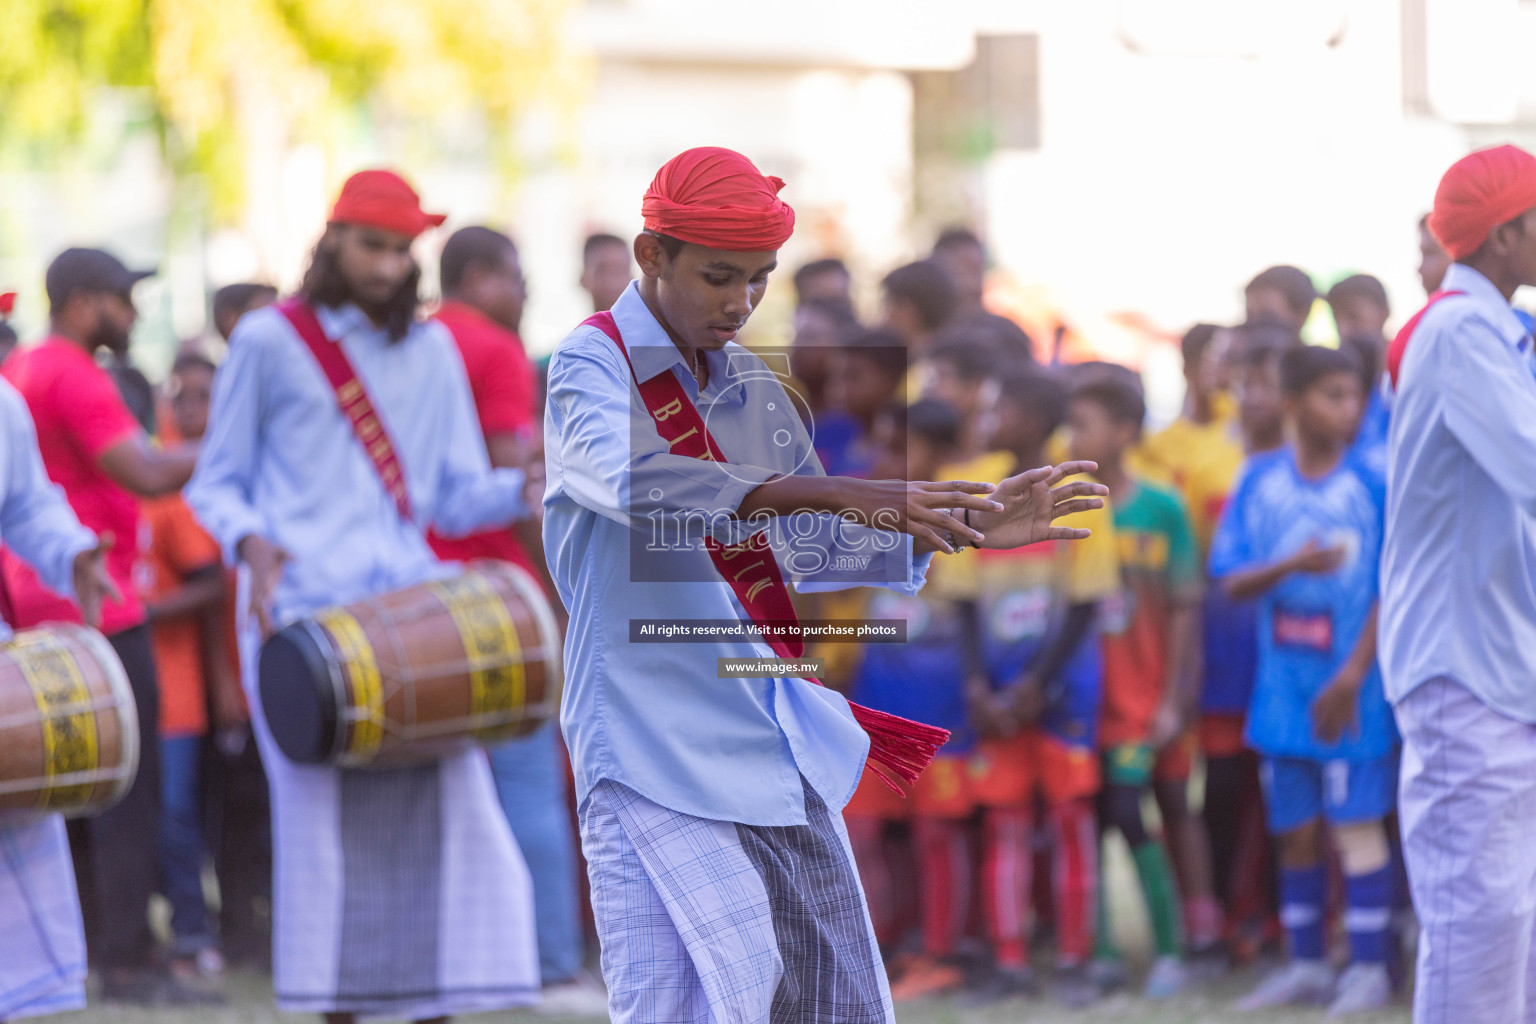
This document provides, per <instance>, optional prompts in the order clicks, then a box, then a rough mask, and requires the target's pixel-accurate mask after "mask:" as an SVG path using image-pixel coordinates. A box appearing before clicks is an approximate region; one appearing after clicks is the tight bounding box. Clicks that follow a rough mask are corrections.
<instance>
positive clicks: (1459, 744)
mask: <svg viewBox="0 0 1536 1024" xmlns="http://www.w3.org/2000/svg"><path fill="white" fill-rule="evenodd" d="M1396 710H1397V721H1398V727H1399V728H1400V729H1401V730H1402V734H1403V773H1402V784H1401V792H1400V798H1401V807H1400V813H1401V816H1402V828H1403V848H1404V851H1405V853H1406V856H1407V860H1408V877H1409V881H1410V884H1411V885H1412V889H1413V903H1414V908H1415V910H1416V911H1417V913H1418V917H1419V923H1420V927H1421V931H1420V936H1419V966H1418V978H1417V983H1416V991H1415V993H1414V1000H1413V1019H1414V1022H1415V1024H1519V1022H1525V1024H1536V959H1533V956H1532V954H1533V944H1532V936H1533V932H1536V726H1533V725H1527V724H1526V723H1524V722H1518V721H1515V720H1514V719H1512V718H1507V717H1505V716H1504V715H1501V714H1499V713H1498V712H1497V711H1494V710H1493V709H1492V708H1490V707H1488V706H1487V705H1486V704H1484V703H1483V702H1482V701H1480V700H1478V699H1477V697H1476V696H1474V695H1473V694H1472V692H1471V691H1470V690H1468V689H1467V688H1466V687H1464V686H1462V685H1461V684H1459V683H1457V682H1455V681H1453V680H1451V679H1446V678H1439V679H1432V680H1430V681H1429V682H1426V683H1424V684H1422V685H1421V686H1419V687H1418V688H1417V689H1415V690H1413V691H1412V692H1410V693H1409V694H1408V695H1407V696H1406V697H1404V698H1403V700H1402V701H1401V702H1400V703H1399V704H1398V705H1397V709H1396Z"/></svg>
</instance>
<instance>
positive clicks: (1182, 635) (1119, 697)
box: [1068, 377, 1220, 999]
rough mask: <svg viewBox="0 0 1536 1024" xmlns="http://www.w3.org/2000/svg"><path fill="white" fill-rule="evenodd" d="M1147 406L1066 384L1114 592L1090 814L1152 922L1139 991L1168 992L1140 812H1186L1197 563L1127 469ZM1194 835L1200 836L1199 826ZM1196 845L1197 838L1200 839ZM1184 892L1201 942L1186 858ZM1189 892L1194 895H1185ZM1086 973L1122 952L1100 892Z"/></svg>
mask: <svg viewBox="0 0 1536 1024" xmlns="http://www.w3.org/2000/svg"><path fill="white" fill-rule="evenodd" d="M1145 416H1146V404H1145V402H1144V401H1143V399H1142V396H1141V391H1140V389H1139V388H1137V387H1136V386H1135V385H1134V384H1132V383H1130V382H1128V381H1125V380H1122V379H1116V378H1113V377H1103V378H1100V379H1098V380H1092V381H1089V382H1088V383H1085V384H1083V385H1081V386H1079V387H1078V388H1077V390H1076V391H1075V392H1074V393H1073V398H1072V404H1071V407H1070V413H1069V415H1068V423H1069V425H1070V427H1071V435H1072V445H1073V451H1074V452H1091V453H1093V455H1092V458H1093V461H1096V462H1097V463H1098V466H1099V469H1098V473H1097V474H1096V475H1097V476H1098V478H1099V481H1100V482H1101V483H1103V484H1104V485H1105V486H1107V487H1108V488H1109V489H1110V496H1111V499H1112V500H1113V502H1114V519H1115V533H1116V536H1117V537H1118V539H1119V548H1120V570H1121V581H1122V590H1121V592H1120V595H1119V598H1118V600H1116V601H1113V602H1109V603H1108V604H1107V606H1106V608H1105V609H1104V611H1103V613H1102V616H1101V624H1102V632H1103V636H1104V641H1103V642H1104V712H1103V722H1102V724H1101V726H1100V730H1099V743H1100V746H1101V748H1102V750H1103V758H1104V788H1103V790H1102V791H1101V793H1100V795H1099V820H1100V823H1101V824H1102V825H1103V827H1104V828H1105V829H1109V828H1114V829H1117V830H1118V831H1119V832H1120V833H1121V835H1123V836H1124V837H1125V841H1126V844H1127V845H1128V846H1129V847H1130V850H1131V857H1132V859H1133V861H1134V862H1135V865H1136V873H1137V876H1138V879H1139V880H1140V882H1141V889H1142V894H1143V896H1144V897H1145V900H1146V907H1147V916H1148V918H1149V920H1150V922H1151V925H1152V933H1153V940H1154V944H1155V951H1156V959H1155V960H1154V961H1153V964H1152V971H1151V973H1150V974H1149V975H1148V978H1147V983H1146V989H1145V992H1146V995H1147V997H1148V998H1152V999H1166V998H1169V997H1171V996H1173V995H1175V994H1177V993H1178V992H1179V991H1181V990H1182V989H1183V988H1184V987H1185V986H1186V985H1187V983H1188V976H1187V972H1186V969H1185V965H1184V961H1183V944H1182V942H1181V936H1180V928H1179V890H1178V888H1177V887H1176V886H1175V885H1174V876H1173V872H1172V869H1171V867H1170V865H1169V861H1168V856H1167V853H1166V851H1165V849H1164V846H1163V843H1162V842H1161V841H1160V839H1159V838H1158V836H1157V835H1156V834H1155V833H1154V832H1152V831H1151V830H1150V829H1149V828H1148V827H1147V823H1146V821H1145V819H1144V817H1143V814H1142V801H1143V798H1144V797H1145V796H1146V795H1149V794H1151V793H1152V792H1154V791H1155V792H1156V793H1157V794H1158V795H1159V796H1160V797H1162V799H1161V800H1160V803H1163V804H1165V805H1168V806H1171V807H1174V808H1175V811H1176V813H1175V814H1174V815H1173V816H1170V817H1168V818H1166V819H1165V821H1164V827H1165V829H1167V830H1168V831H1169V832H1170V833H1171V832H1172V831H1173V830H1174V829H1183V828H1187V827H1188V825H1189V823H1190V822H1192V821H1195V820H1196V819H1194V817H1193V816H1192V815H1191V814H1190V813H1189V809H1188V805H1187V802H1186V799H1185V791H1186V790H1187V788H1188V783H1189V770H1190V758H1189V753H1188V749H1187V744H1186V743H1184V742H1182V741H1181V737H1183V736H1186V735H1187V732H1186V725H1185V724H1186V723H1187V722H1189V721H1190V720H1191V719H1192V717H1193V709H1194V706H1195V705H1196V704H1197V702H1198V699H1199V690H1198V684H1199V679H1198V675H1197V672H1196V665H1195V653H1196V645H1197V643H1198V632H1199V597H1200V589H1201V577H1202V572H1201V567H1200V561H1199V556H1198V554H1197V553H1196V550H1195V543H1194V537H1193V534H1192V532H1191V530H1190V526H1189V518H1188V516H1187V515H1185V512H1184V505H1183V502H1182V501H1181V500H1180V499H1179V497H1178V495H1177V494H1176V493H1175V492H1174V491H1172V490H1171V489H1169V488H1167V487H1165V486H1163V485H1161V484H1155V483H1152V482H1151V481H1148V480H1145V479H1142V478H1140V477H1138V476H1136V475H1135V474H1133V473H1131V472H1129V471H1128V470H1127V468H1126V465H1125V454H1126V452H1127V451H1128V450H1129V449H1130V447H1131V445H1133V444H1134V443H1135V441H1136V439H1137V437H1138V435H1139V434H1140V432H1141V424H1142V420H1143V419H1144V418H1145ZM1200 838H1202V839H1203V835H1202V836H1200ZM1198 846H1199V849H1200V852H1204V850H1203V847H1204V844H1203V843H1201V844H1198ZM1195 869H1196V872H1195V878H1194V882H1195V884H1194V885H1193V886H1191V887H1190V888H1189V889H1188V890H1186V893H1185V895H1186V901H1185V905H1186V907H1187V908H1189V911H1192V912H1187V915H1186V916H1189V917H1191V918H1192V921H1191V925H1197V926H1201V927H1203V929H1204V934H1203V936H1202V938H1203V940H1204V942H1205V943H1206V944H1208V945H1214V944H1215V942H1216V941H1217V940H1218V939H1219V934H1220V933H1219V914H1218V912H1217V910H1216V902H1215V898H1214V896H1213V895H1212V892H1211V882H1210V865H1209V862H1208V861H1206V860H1205V859H1203V858H1201V859H1199V860H1198V863H1196V864H1195ZM1190 897H1193V898H1190ZM1099 907H1100V917H1099V921H1100V924H1099V943H1098V950H1097V952H1096V956H1095V964H1094V968H1095V970H1094V973H1095V975H1096V976H1097V977H1098V978H1099V979H1100V983H1101V985H1104V984H1106V983H1116V984H1117V983H1118V982H1119V980H1120V976H1121V971H1120V966H1119V964H1120V959H1119V955H1118V953H1117V951H1116V950H1115V946H1114V943H1113V942H1112V941H1111V940H1110V938H1109V934H1108V933H1109V928H1108V914H1107V911H1108V908H1107V907H1106V906H1105V901H1100V904H1099Z"/></svg>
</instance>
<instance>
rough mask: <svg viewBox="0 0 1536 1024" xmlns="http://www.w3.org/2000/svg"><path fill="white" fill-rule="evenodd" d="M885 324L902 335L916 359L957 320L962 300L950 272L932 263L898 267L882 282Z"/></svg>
mask: <svg viewBox="0 0 1536 1024" xmlns="http://www.w3.org/2000/svg"><path fill="white" fill-rule="evenodd" d="M880 291H881V295H882V296H883V300H884V309H883V312H882V317H881V320H882V323H883V325H884V326H886V327H888V328H890V329H891V330H893V331H895V332H896V333H897V334H898V335H900V337H901V340H902V343H903V344H904V345H906V346H907V350H908V351H909V352H910V353H911V357H912V358H913V359H917V358H920V357H921V356H922V355H923V353H924V351H925V350H926V349H927V348H928V344H929V342H930V341H931V340H932V339H933V336H934V335H935V334H937V333H938V332H939V331H940V330H941V329H943V327H944V326H945V325H946V324H948V323H949V322H950V321H951V320H952V319H954V316H955V313H956V311H957V310H958V309H959V305H960V299H959V296H958V295H957V293H956V291H955V285H954V282H953V281H951V280H950V277H949V272H948V271H946V270H945V269H944V268H943V267H941V266H940V265H939V264H938V263H936V262H934V261H933V260H922V261H919V262H917V263H908V264H907V265H905V266H902V267H897V268H896V269H895V270H893V271H891V272H890V273H889V274H887V275H885V280H884V281H881V282H880Z"/></svg>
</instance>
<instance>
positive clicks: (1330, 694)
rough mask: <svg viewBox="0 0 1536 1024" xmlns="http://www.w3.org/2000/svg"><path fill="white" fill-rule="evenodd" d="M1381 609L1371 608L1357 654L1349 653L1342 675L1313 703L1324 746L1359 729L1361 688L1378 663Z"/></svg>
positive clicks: (1315, 721)
mask: <svg viewBox="0 0 1536 1024" xmlns="http://www.w3.org/2000/svg"><path fill="white" fill-rule="evenodd" d="M1378 607H1379V606H1378V605H1375V604H1373V605H1371V613H1370V614H1369V615H1367V616H1366V617H1365V626H1364V627H1363V628H1362V629H1361V630H1360V637H1359V639H1358V640H1356V641H1355V647H1354V650H1352V651H1350V652H1349V657H1348V658H1347V659H1346V660H1345V662H1344V664H1343V665H1342V666H1340V667H1339V671H1338V672H1337V673H1335V674H1334V677H1333V679H1332V680H1331V681H1330V682H1329V683H1328V685H1327V686H1325V687H1324V688H1323V691H1322V692H1321V693H1319V694H1318V695H1317V699H1316V700H1314V701H1313V702H1312V728H1313V729H1314V730H1316V732H1317V738H1318V739H1320V740H1322V741H1323V742H1324V743H1333V742H1336V741H1337V740H1338V738H1339V737H1340V736H1342V735H1343V734H1344V730H1345V729H1355V728H1358V720H1359V716H1360V688H1361V687H1362V686H1364V685H1365V678H1366V676H1367V675H1369V674H1370V671H1371V666H1372V665H1374V664H1375V663H1376V612H1377V609H1378Z"/></svg>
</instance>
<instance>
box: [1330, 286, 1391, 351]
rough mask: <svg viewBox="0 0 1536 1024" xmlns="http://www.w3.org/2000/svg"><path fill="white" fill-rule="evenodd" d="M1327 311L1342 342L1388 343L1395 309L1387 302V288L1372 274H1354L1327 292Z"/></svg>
mask: <svg viewBox="0 0 1536 1024" xmlns="http://www.w3.org/2000/svg"><path fill="white" fill-rule="evenodd" d="M1328 308H1329V309H1331V310H1332V311H1333V322H1334V323H1335V324H1336V325H1338V328H1339V339H1340V340H1343V339H1345V338H1358V339H1366V340H1371V341H1379V342H1382V343H1383V344H1384V343H1385V341H1386V336H1387V318H1388V317H1390V316H1391V315H1392V307H1391V306H1390V305H1389V304H1388V302H1387V289H1386V287H1385V286H1383V285H1382V283H1381V282H1380V281H1379V280H1377V279H1376V278H1374V277H1372V276H1371V275H1370V274H1352V275H1350V276H1349V277H1346V278H1345V279H1344V280H1342V281H1340V282H1339V283H1338V284H1336V285H1334V286H1333V287H1332V288H1330V289H1328Z"/></svg>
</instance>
